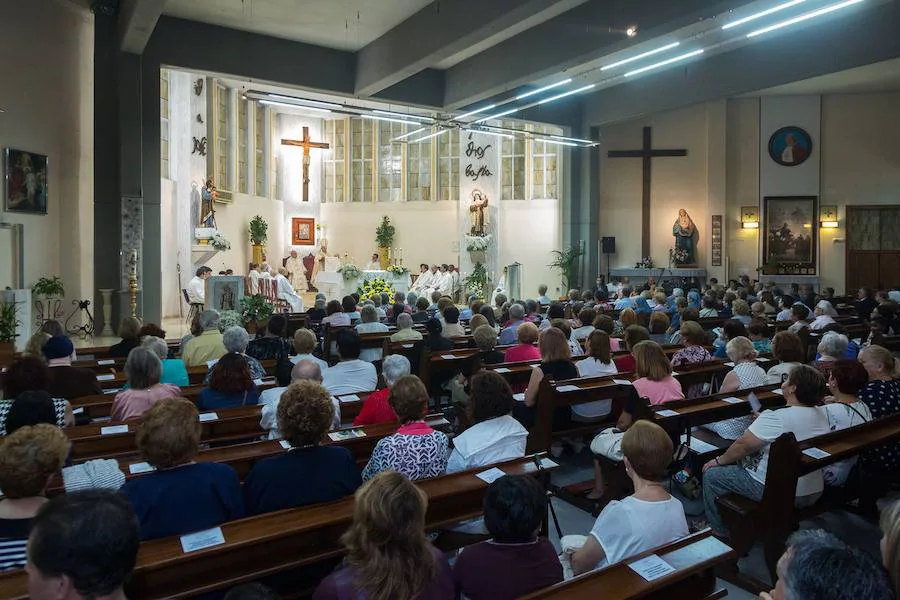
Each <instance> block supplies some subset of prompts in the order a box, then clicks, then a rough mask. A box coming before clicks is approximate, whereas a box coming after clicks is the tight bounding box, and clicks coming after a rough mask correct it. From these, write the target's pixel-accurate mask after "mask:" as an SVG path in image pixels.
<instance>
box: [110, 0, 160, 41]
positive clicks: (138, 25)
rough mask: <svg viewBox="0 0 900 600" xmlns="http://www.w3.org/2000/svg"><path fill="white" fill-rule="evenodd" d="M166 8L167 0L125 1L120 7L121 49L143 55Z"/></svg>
mask: <svg viewBox="0 0 900 600" xmlns="http://www.w3.org/2000/svg"><path fill="white" fill-rule="evenodd" d="M165 7H166V0H123V1H122V4H121V5H120V6H119V23H118V29H119V31H118V33H119V47H120V48H121V49H122V50H123V51H125V52H131V53H132V54H142V53H143V52H144V48H145V47H146V46H147V41H148V40H149V39H150V36H151V35H153V30H154V29H155V28H156V22H157V21H158V20H159V17H160V15H162V12H163V9H164V8H165Z"/></svg>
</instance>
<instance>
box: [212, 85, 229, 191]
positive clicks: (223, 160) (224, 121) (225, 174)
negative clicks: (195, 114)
mask: <svg viewBox="0 0 900 600" xmlns="http://www.w3.org/2000/svg"><path fill="white" fill-rule="evenodd" d="M229 97H230V94H229V92H228V88H226V87H225V86H224V85H222V84H221V83H218V82H216V140H215V143H216V167H215V179H216V180H215V184H216V187H217V188H219V189H220V190H228V189H230V183H229V181H230V180H231V173H230V169H229V166H228V108H229V107H228V104H229Z"/></svg>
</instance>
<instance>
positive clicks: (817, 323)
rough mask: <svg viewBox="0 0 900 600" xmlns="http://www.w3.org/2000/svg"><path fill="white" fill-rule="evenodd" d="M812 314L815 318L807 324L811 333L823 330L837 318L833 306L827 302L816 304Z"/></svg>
mask: <svg viewBox="0 0 900 600" xmlns="http://www.w3.org/2000/svg"><path fill="white" fill-rule="evenodd" d="M814 314H815V315H816V318H815V319H814V320H813V322H812V323H810V324H809V328H810V329H811V330H812V331H816V330H817V329H824V328H825V327H828V326H829V325H832V324H834V322H835V320H834V318H835V317H836V316H838V314H837V311H836V310H835V309H834V306H832V305H831V302H829V301H828V300H820V301H819V303H818V304H816V309H815V311H814ZM838 358H840V357H838Z"/></svg>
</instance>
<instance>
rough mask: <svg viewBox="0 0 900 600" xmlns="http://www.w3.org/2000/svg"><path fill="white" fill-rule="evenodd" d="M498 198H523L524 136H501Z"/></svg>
mask: <svg viewBox="0 0 900 600" xmlns="http://www.w3.org/2000/svg"><path fill="white" fill-rule="evenodd" d="M501 139H502V140H503V141H502V142H501V143H500V198H501V199H502V200H525V138H523V137H521V136H516V137H515V138H501Z"/></svg>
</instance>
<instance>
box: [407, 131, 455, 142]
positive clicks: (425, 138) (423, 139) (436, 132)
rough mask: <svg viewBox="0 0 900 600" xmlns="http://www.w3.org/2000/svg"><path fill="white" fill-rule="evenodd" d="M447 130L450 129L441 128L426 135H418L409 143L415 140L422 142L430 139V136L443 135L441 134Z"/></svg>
mask: <svg viewBox="0 0 900 600" xmlns="http://www.w3.org/2000/svg"><path fill="white" fill-rule="evenodd" d="M448 131H450V130H449V129H441V130H439V131H435V132H434V133H432V134H429V135H426V136H425V137H420V138H419V139H417V140H412V141H410V144H415V143H416V142H424V141H425V140H430V139H431V138H433V137H437V136H439V135H443V134H445V133H447V132H448Z"/></svg>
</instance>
